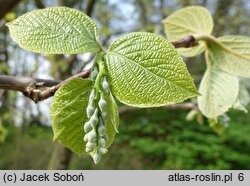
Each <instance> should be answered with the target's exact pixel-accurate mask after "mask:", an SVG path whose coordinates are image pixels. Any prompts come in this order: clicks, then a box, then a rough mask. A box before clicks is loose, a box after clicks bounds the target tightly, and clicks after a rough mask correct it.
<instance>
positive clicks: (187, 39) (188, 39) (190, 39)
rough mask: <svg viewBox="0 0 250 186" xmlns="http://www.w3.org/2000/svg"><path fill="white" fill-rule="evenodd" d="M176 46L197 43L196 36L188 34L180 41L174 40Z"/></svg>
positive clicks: (187, 45)
mask: <svg viewBox="0 0 250 186" xmlns="http://www.w3.org/2000/svg"><path fill="white" fill-rule="evenodd" d="M172 44H173V45H174V47H175V48H189V47H192V46H195V45H196V41H195V38H194V36H192V35H188V36H186V37H184V38H183V39H181V40H180V41H174V42H172Z"/></svg>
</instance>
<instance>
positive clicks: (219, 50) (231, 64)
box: [208, 36, 250, 77]
mask: <svg viewBox="0 0 250 186" xmlns="http://www.w3.org/2000/svg"><path fill="white" fill-rule="evenodd" d="M217 41H218V43H216V42H209V43H208V48H209V51H210V53H211V57H212V61H213V62H214V63H215V64H217V65H218V66H219V67H220V68H221V69H223V70H224V71H226V72H228V73H230V74H233V75H236V76H242V77H250V52H249V51H250V38H247V37H243V36H224V37H220V38H218V40H217Z"/></svg>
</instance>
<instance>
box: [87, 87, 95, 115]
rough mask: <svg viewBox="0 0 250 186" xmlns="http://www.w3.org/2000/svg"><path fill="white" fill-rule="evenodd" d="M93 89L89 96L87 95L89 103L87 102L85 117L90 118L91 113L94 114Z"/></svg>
mask: <svg viewBox="0 0 250 186" xmlns="http://www.w3.org/2000/svg"><path fill="white" fill-rule="evenodd" d="M94 99H95V89H92V91H91V93H90V96H89V103H88V106H87V109H86V110H87V111H86V113H87V117H88V118H90V117H91V116H92V115H93V114H94V111H95V101H94Z"/></svg>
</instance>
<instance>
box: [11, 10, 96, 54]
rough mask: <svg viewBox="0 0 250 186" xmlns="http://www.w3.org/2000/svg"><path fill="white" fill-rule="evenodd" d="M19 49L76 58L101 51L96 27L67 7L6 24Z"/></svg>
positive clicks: (38, 11) (34, 12)
mask: <svg viewBox="0 0 250 186" xmlns="http://www.w3.org/2000/svg"><path fill="white" fill-rule="evenodd" d="M7 26H8V27H9V29H10V35H11V37H12V39H13V40H14V41H16V42H17V43H18V44H19V45H20V47H22V48H24V49H26V50H29V51H33V52H38V53H48V54H77V53H84V52H97V51H99V50H100V48H99V45H98V42H97V41H96V40H97V36H98V30H97V26H96V24H95V23H94V22H93V21H92V20H91V19H90V18H89V17H88V16H87V15H85V14H84V13H82V12H80V11H78V10H75V9H71V8H67V7H50V8H46V9H41V10H35V11H32V12H29V13H26V14H25V15H23V16H21V17H19V18H18V19H16V20H14V21H12V22H10V23H8V24H7Z"/></svg>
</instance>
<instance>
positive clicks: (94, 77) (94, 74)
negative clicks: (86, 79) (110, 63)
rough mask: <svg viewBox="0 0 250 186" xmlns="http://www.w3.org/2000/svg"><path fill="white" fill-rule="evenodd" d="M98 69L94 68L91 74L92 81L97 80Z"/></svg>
mask: <svg viewBox="0 0 250 186" xmlns="http://www.w3.org/2000/svg"><path fill="white" fill-rule="evenodd" d="M98 73H99V72H98V68H97V67H95V68H94V70H93V71H92V72H91V74H90V79H92V80H95V79H96V77H97V75H98Z"/></svg>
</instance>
